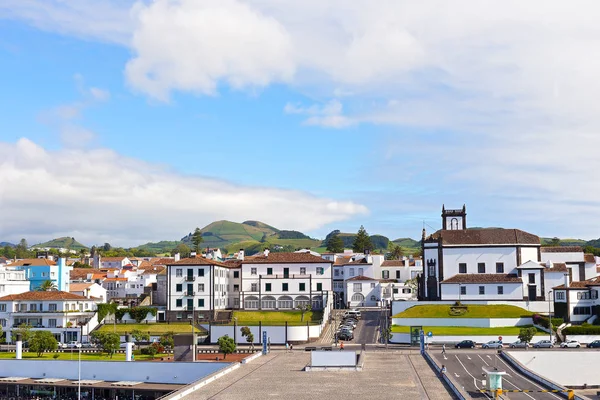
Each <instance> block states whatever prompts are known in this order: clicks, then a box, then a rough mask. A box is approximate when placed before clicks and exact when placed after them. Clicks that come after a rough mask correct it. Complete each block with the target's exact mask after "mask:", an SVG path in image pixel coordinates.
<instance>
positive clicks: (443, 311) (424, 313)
mask: <svg viewBox="0 0 600 400" xmlns="http://www.w3.org/2000/svg"><path fill="white" fill-rule="evenodd" d="M451 307H452V305H450V304H429V305H422V306H413V307H411V308H408V309H406V310H404V311H403V312H401V313H399V314H396V315H394V318H519V317H529V316H532V315H533V314H534V313H532V312H530V311H527V310H525V309H523V308H520V307H516V306H509V305H503V304H502V305H473V304H469V305H467V312H466V313H465V314H463V315H459V316H453V315H451V314H450V308H451Z"/></svg>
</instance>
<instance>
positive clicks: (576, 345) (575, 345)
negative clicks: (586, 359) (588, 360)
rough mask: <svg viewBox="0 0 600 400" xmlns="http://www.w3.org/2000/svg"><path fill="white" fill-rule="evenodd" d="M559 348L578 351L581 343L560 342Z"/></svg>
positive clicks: (575, 341)
mask: <svg viewBox="0 0 600 400" xmlns="http://www.w3.org/2000/svg"><path fill="white" fill-rule="evenodd" d="M560 347H562V348H563V349H567V348H575V349H578V348H580V347H581V343H579V342H578V341H577V340H569V341H567V342H562V343H561V344H560Z"/></svg>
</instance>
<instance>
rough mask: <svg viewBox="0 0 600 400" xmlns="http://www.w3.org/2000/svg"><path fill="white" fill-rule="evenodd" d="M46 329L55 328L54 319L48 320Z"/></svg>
mask: <svg viewBox="0 0 600 400" xmlns="http://www.w3.org/2000/svg"><path fill="white" fill-rule="evenodd" d="M48 328H56V319H53V318H51V319H49V320H48Z"/></svg>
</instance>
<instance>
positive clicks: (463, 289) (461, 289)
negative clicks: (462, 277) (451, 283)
mask: <svg viewBox="0 0 600 400" xmlns="http://www.w3.org/2000/svg"><path fill="white" fill-rule="evenodd" d="M460 294H461V295H463V294H467V287H466V286H461V287H460Z"/></svg>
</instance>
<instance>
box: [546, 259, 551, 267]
mask: <svg viewBox="0 0 600 400" xmlns="http://www.w3.org/2000/svg"><path fill="white" fill-rule="evenodd" d="M546 268H552V261H550V260H548V261H546Z"/></svg>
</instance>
